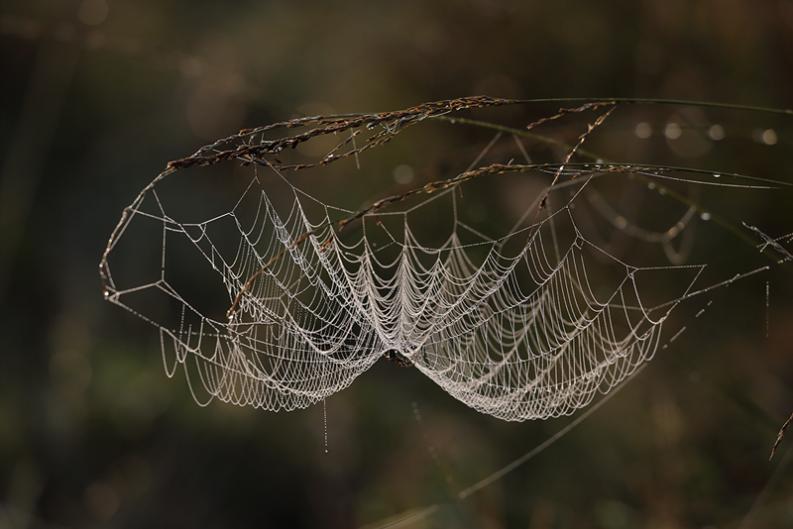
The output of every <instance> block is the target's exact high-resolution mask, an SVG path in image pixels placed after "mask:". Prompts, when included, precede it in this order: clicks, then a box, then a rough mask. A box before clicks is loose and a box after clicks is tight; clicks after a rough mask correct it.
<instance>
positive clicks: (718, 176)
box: [713, 173, 721, 178]
mask: <svg viewBox="0 0 793 529" xmlns="http://www.w3.org/2000/svg"><path fill="white" fill-rule="evenodd" d="M713 178H721V174H719V173H713Z"/></svg>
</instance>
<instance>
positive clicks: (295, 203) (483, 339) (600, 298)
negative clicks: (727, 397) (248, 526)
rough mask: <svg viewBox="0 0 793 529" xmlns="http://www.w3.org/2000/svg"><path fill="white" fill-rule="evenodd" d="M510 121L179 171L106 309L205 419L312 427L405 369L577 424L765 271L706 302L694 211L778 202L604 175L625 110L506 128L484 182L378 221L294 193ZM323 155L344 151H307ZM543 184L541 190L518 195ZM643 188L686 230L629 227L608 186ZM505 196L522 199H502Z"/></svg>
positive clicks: (141, 217) (290, 131)
mask: <svg viewBox="0 0 793 529" xmlns="http://www.w3.org/2000/svg"><path fill="white" fill-rule="evenodd" d="M508 104H514V102H509V101H505V100H499V99H491V98H465V99H459V100H453V101H445V102H440V103H434V104H427V105H421V106H419V107H414V108H412V109H408V110H405V111H399V112H389V113H382V114H361V115H346V116H334V117H309V118H300V119H295V120H291V121H287V122H281V123H277V124H274V125H270V126H266V127H261V128H258V129H252V130H245V131H241V132H240V133H239V134H238V135H235V136H232V137H229V138H226V139H223V140H220V141H218V142H216V143H214V144H212V145H210V146H207V147H204V148H202V149H200V150H199V151H198V152H196V153H195V154H193V155H192V156H190V157H188V158H184V159H182V160H178V161H175V162H172V163H171V164H169V166H168V168H167V169H166V171H164V172H163V173H161V174H160V175H159V176H158V177H157V178H156V179H155V180H154V181H153V182H151V183H150V184H149V185H148V186H146V187H145V188H144V189H143V191H142V192H141V193H140V194H139V195H138V196H137V197H136V199H135V200H134V201H133V202H132V204H130V205H129V206H128V207H127V208H126V209H125V210H124V212H123V215H122V218H121V220H120V221H119V224H118V226H117V227H116V229H115V231H114V232H113V234H112V236H111V238H110V241H109V243H108V246H107V249H106V251H105V253H104V255H103V258H102V262H101V264H100V272H101V274H102V278H103V283H104V288H105V297H106V298H107V299H108V300H109V301H110V302H112V303H114V304H117V305H119V306H121V307H123V308H125V309H127V310H129V311H131V312H133V313H134V314H136V315H137V316H139V317H140V318H141V319H143V320H144V321H146V322H148V323H150V324H151V325H153V326H155V327H156V328H157V329H158V330H159V339H160V344H161V348H162V353H163V359H164V362H165V366H166V370H167V372H168V374H169V375H173V374H174V373H175V372H176V371H177V370H178V369H180V368H181V370H183V371H184V373H185V375H186V378H187V380H188V383H189V385H190V388H191V391H192V393H193V395H194V397H195V399H196V400H197V401H198V402H199V403H202V404H204V403H207V402H209V401H211V400H213V399H218V400H220V401H224V402H231V403H235V404H239V405H249V406H254V407H257V408H262V409H265V410H271V411H280V410H293V409H297V408H305V407H307V406H310V405H312V404H314V403H317V402H319V401H322V400H324V399H325V398H327V397H329V396H330V395H333V394H334V393H336V392H338V391H341V390H342V389H344V388H346V387H347V386H349V385H350V384H351V383H352V382H353V381H354V380H355V379H356V378H357V377H358V376H360V375H361V374H362V373H364V372H365V371H367V370H368V369H369V368H370V367H371V366H372V365H373V364H375V363H376V362H378V361H379V360H381V359H383V358H391V359H395V360H397V361H398V362H400V363H402V364H405V365H409V366H412V367H414V368H415V369H416V370H418V371H420V372H421V373H423V374H424V375H426V376H427V377H428V378H430V379H431V380H432V381H433V382H435V383H436V384H437V385H438V386H440V387H441V388H442V389H443V390H444V391H446V392H447V393H448V394H449V395H451V396H453V397H454V398H456V399H458V400H459V401H461V402H463V403H465V404H466V405H467V406H469V407H471V408H473V409H475V410H477V411H480V412H482V413H486V414H489V415H492V416H494V417H498V418H500V419H504V420H510V421H523V420H527V419H545V418H549V417H556V416H561V415H568V414H571V413H573V412H574V411H575V410H577V409H580V408H582V407H584V406H586V405H587V404H589V403H590V402H592V400H593V399H595V398H596V397H597V396H598V395H600V394H606V393H608V392H609V391H610V390H611V389H612V388H614V387H615V386H616V385H618V384H620V383H621V382H622V381H624V380H625V379H626V378H628V377H629V376H630V375H631V374H632V373H634V372H635V371H636V370H637V369H638V368H639V367H640V366H642V365H643V364H644V363H645V362H647V361H648V360H649V359H651V358H652V357H653V355H654V354H656V352H657V351H658V349H659V347H661V346H662V345H664V344H668V343H670V342H672V341H674V340H675V339H676V338H677V337H678V336H679V334H680V333H682V331H683V330H685V326H682V327H681V323H680V322H676V323H675V326H674V328H673V329H671V330H667V329H666V327H667V322H668V321H669V320H670V318H671V317H672V316H673V315H674V313H675V310H676V308H677V307H678V306H679V305H680V304H681V303H684V302H686V301H687V300H689V299H691V298H696V297H697V296H699V295H700V294H702V293H704V292H709V291H711V290H713V289H714V288H719V287H721V286H725V285H728V284H730V283H731V282H732V281H734V280H736V279H738V278H742V277H747V276H750V275H754V274H755V273H759V272H762V271H765V270H767V269H768V267H769V265H768V264H765V265H759V266H757V267H755V268H752V269H749V270H744V271H741V272H738V273H736V274H735V275H734V276H730V277H729V278H727V279H725V280H724V281H719V282H717V283H715V284H710V285H709V286H702V285H700V284H699V283H700V282H701V276H702V274H703V271H704V270H705V267H706V265H705V264H689V263H687V259H686V257H687V255H688V252H689V248H690V241H689V239H687V236H688V233H689V232H690V230H689V229H688V228H689V227H690V225H691V224H694V223H696V222H703V221H706V220H710V216H711V213H710V212H708V211H705V210H704V209H703V208H702V206H700V205H698V203H697V202H696V200H695V198H696V196H695V194H694V192H690V189H698V188H700V187H708V186H718V188H719V189H726V188H731V187H732V188H735V189H738V190H740V191H742V192H748V191H760V190H766V189H770V188H775V187H779V186H780V185H781V184H780V183H778V182H771V181H767V180H760V179H756V178H749V177H746V176H742V175H739V174H725V175H721V174H719V175H718V177H719V179H718V180H714V179H713V178H712V173H711V172H709V171H702V170H696V169H686V168H681V167H671V166H658V165H642V164H636V163H630V164H628V163H616V162H611V161H606V160H603V159H596V158H594V157H593V156H592V155H591V154H589V152H588V151H587V150H586V147H587V146H588V142H590V140H591V139H592V138H596V137H597V136H598V134H601V132H602V131H604V130H607V129H608V127H609V125H610V124H611V121H610V120H612V119H614V116H612V114H613V113H614V111H615V109H618V107H619V104H618V103H617V102H614V101H599V102H589V103H586V104H583V105H582V106H578V107H575V108H569V109H562V110H561V111H559V112H556V113H553V114H552V115H549V116H546V117H543V118H540V119H535V120H533V121H532V122H531V124H530V125H529V126H528V127H526V126H524V127H522V128H520V129H511V128H509V127H507V126H498V127H490V128H491V130H490V136H491V139H490V140H489V141H488V142H486V143H485V144H484V145H480V146H479V147H478V148H477V151H476V155H475V156H473V157H471V158H470V159H469V160H468V161H467V162H466V163H467V164H468V165H466V166H464V167H461V168H460V170H458V171H454V172H453V173H452V174H448V173H447V174H442V173H441V174H440V175H439V176H440V178H425V179H423V180H422V181H419V182H416V183H414V184H413V185H402V186H401V187H400V188H399V189H398V190H397V192H395V193H393V194H390V195H387V196H386V197H385V198H381V199H379V200H375V201H368V202H366V204H365V205H364V206H363V207H361V208H355V207H350V206H349V205H347V204H341V205H339V204H337V205H333V203H331V202H330V201H328V200H324V199H322V198H319V197H318V196H317V195H318V193H315V192H314V190H313V189H314V188H313V187H310V186H311V182H312V180H310V179H309V180H306V179H305V178H304V180H301V181H300V183H296V182H297V180H299V178H298V175H302V174H304V173H306V174H308V176H307V177H306V178H309V177H310V178H321V177H320V176H316V175H320V174H322V172H323V171H330V170H331V169H332V168H333V167H336V166H341V164H347V165H346V166H345V168H346V170H347V171H352V172H357V174H359V175H362V174H365V173H364V171H365V169H363V170H362V169H361V166H362V164H366V163H367V160H366V159H364V158H366V157H369V158H371V157H374V156H376V152H377V151H376V149H385V148H386V144H389V143H391V142H392V140H395V139H396V138H397V136H399V135H401V134H402V133H403V131H406V130H408V129H413V128H416V127H419V126H424V125H425V124H427V123H433V124H435V125H438V124H442V125H444V126H447V127H448V126H455V125H459V124H460V123H465V122H466V121H468V122H469V124H473V125H474V126H476V124H477V123H478V122H477V121H475V120H473V119H470V118H468V117H466V116H467V114H466V112H470V111H472V110H476V109H480V110H481V109H491V110H492V109H500V108H502V107H504V106H506V105H508ZM571 115H572V116H574V117H575V118H576V119H577V123H576V126H577V128H576V129H575V130H576V132H575V133H574V134H572V135H568V136H569V137H568V139H567V140H557V139H553V138H551V137H549V136H545V135H542V134H539V133H538V132H537V131H539V130H543V129H544V128H546V127H548V126H549V125H555V124H557V123H562V122H565V120H567V119H569V118H570V116H571ZM519 132H522V133H521V134H519ZM328 138H330V140H331V141H329V142H326V143H324V144H323V143H322V142H323V141H325V140H327V139H328ZM316 142H319V143H320V145H327V146H328V147H327V148H326V150H324V151H320V150H314V151H312V150H310V149H305V148H304V147H305V146H306V145H309V144H311V143H316ZM532 145H534V146H539V147H537V148H538V149H540V152H539V155H538V154H537V153H535V152H530V151H532ZM389 147H390V146H389ZM543 149H545V150H543ZM546 150H547V151H548V152H546ZM369 151H372V152H371V153H370V152H369ZM317 153H319V154H317ZM542 155H546V158H545V159H543V158H541V156H542ZM312 156H313V158H312ZM538 156H539V157H540V158H539V159H538ZM469 162H470V163H469ZM229 167H233V169H232V170H231V171H228V170H227V171H226V173H224V174H223V175H219V174H218V172H217V171H218V170H219V168H224V169H228V168H229ZM365 167H366V165H364V168H365ZM201 171H204V172H205V173H206V174H195V175H194V173H200V172H201ZM177 172H178V173H179V174H175V173H177ZM722 176H723V177H722ZM218 180H223V181H224V184H223V186H222V191H220V192H217V190H213V191H212V192H211V193H206V192H205V191H206V189H207V188H206V187H202V186H206V185H210V184H207V183H206V182H212V184H211V185H217V182H218ZM228 180H234V181H235V182H237V184H238V185H237V186H236V187H234V186H232V185H230V184H228V183H227V182H228ZM527 180H531V181H532V182H534V183H535V184H534V186H533V187H531V188H526V187H516V186H520V185H523V184H521V182H525V181H527ZM627 180H630V181H631V182H633V183H634V184H636V183H637V182H638V183H639V184H638V185H640V187H641V188H642V189H646V188H647V187H648V186H649V187H650V188H651V189H652V188H656V187H660V188H663V189H668V190H669V193H670V194H672V193H674V189H675V188H674V187H672V186H675V185H682V186H684V189H685V190H686V191H685V193H684V194H682V195H681V196H680V197H678V199H679V202H680V203H681V204H682V206H681V208H680V212H679V213H678V214H677V217H675V220H674V221H673V222H672V224H671V225H670V226H666V227H664V228H663V229H660V230H657V231H653V230H651V229H648V228H642V227H640V226H639V225H638V224H637V223H636V222H634V221H632V220H630V219H629V218H628V217H626V216H625V215H624V214H623V213H621V212H620V211H618V209H619V205H614V204H613V203H612V202H610V201H609V198H608V195H609V190H610V189H611V188H610V187H609V186H613V185H614V184H613V182H624V181H627ZM320 181H321V180H314V181H313V182H320ZM306 182H309V184H306ZM507 183H508V184H509V185H511V186H512V187H509V186H507ZM348 185H349V184H348ZM498 186H507V187H506V188H507V189H509V190H511V191H509V192H507V193H506V196H505V195H504V194H503V193H502V194H501V195H499V194H498V193H497V192H495V191H493V190H494V189H496V188H497V187H498ZM663 186H667V187H663ZM317 187H321V186H320V185H319V184H317ZM235 189H236V191H235ZM515 189H518V190H520V191H519V192H516V191H515ZM202 190H203V191H204V192H202V193H199V192H198V191H202ZM491 194H493V195H495V196H496V197H497V198H498V199H499V200H501V204H502V205H503V204H504V203H506V204H507V206H504V207H503V208H497V209H495V210H492V209H491V210H485V213H484V214H482V210H481V208H480V209H479V210H477V209H476V208H472V207H469V206H468V205H469V203H474V204H476V203H478V202H482V201H483V200H484V201H485V202H486V200H490V199H491V198H492V197H491V196H490V195H491ZM194 195H195V196H198V195H201V197H200V198H194ZM380 196H382V194H381V195H380ZM516 196H517V197H518V198H517V199H516ZM482 197H485V199H483V198H482ZM223 204H225V206H224V205H223ZM678 205H680V204H678ZM587 215H595V216H597V217H598V218H599V219H600V220H601V221H604V222H603V224H604V225H605V226H606V227H610V228H611V229H613V230H619V231H620V232H621V233H623V234H625V235H627V236H629V237H634V238H637V239H640V240H641V241H642V242H643V243H646V244H657V245H659V246H660V247H661V248H662V249H663V253H662V254H660V253H659V256H661V255H663V256H665V257H666V260H662V259H657V260H656V261H655V262H652V263H635V262H633V261H628V260H626V259H623V258H622V257H621V256H620V255H619V254H618V252H616V251H615V249H614V248H613V247H611V246H610V245H609V244H607V242H608V241H607V240H606V239H604V240H597V241H596V240H594V236H593V233H594V231H593V226H594V225H595V224H596V223H595V222H593V221H592V220H591V218H590V217H588V216H587ZM746 231H747V233H746V234H744V235H743V236H744V237H745V238H750V236H751V230H746ZM757 231H758V232H759V233H761V234H762V232H760V231H759V229H757ZM763 236H764V237H767V238H768V240H763V239H760V240H757V243H758V244H765V246H764V247H763V249H766V247H770V249H771V250H774V251H776V252H777V254H778V255H777V256H776V257H777V258H778V259H777V261H784V260H785V259H786V257H789V256H790V254H789V253H787V252H788V251H787V250H786V245H787V244H788V243H789V242H790V239H789V237H788V238H787V239H785V238H784V237H783V238H779V239H773V238H769V237H768V236H765V235H764V234H763ZM604 241H605V242H604ZM769 241H772V242H769ZM125 245H127V247H126V248H125V249H123V250H122V247H124V246H125ZM117 254H118V255H117ZM198 269H201V270H204V272H202V273H199V272H198V271H197V270H198ZM656 284H664V285H674V286H673V288H663V289H658V288H656V287H654V285H656ZM659 290H662V292H659ZM698 316H699V314H697V317H698Z"/></svg>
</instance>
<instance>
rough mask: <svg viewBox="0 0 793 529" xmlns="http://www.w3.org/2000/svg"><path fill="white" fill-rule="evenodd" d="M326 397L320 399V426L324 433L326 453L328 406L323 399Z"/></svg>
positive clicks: (326, 450) (326, 449)
mask: <svg viewBox="0 0 793 529" xmlns="http://www.w3.org/2000/svg"><path fill="white" fill-rule="evenodd" d="M326 400H327V399H322V427H323V430H324V433H325V453H326V454H327V453H328V406H327V405H326V403H325V401H326Z"/></svg>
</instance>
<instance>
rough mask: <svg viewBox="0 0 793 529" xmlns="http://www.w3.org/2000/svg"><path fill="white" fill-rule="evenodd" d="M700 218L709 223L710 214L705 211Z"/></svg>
mask: <svg viewBox="0 0 793 529" xmlns="http://www.w3.org/2000/svg"><path fill="white" fill-rule="evenodd" d="M699 218H701V219H702V220H704V221H708V220H710V213H709V212H707V211H703V212H702V213H700V215H699Z"/></svg>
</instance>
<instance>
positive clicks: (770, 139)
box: [760, 129, 778, 145]
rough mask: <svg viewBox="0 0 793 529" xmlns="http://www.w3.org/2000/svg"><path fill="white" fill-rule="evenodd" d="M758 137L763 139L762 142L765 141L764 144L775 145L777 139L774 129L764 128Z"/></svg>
mask: <svg viewBox="0 0 793 529" xmlns="http://www.w3.org/2000/svg"><path fill="white" fill-rule="evenodd" d="M760 138H761V139H762V140H763V143H765V144H766V145H776V142H777V140H778V138H777V135H776V131H775V130H774V129H765V130H764V131H763V134H762V135H761V136H760Z"/></svg>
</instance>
